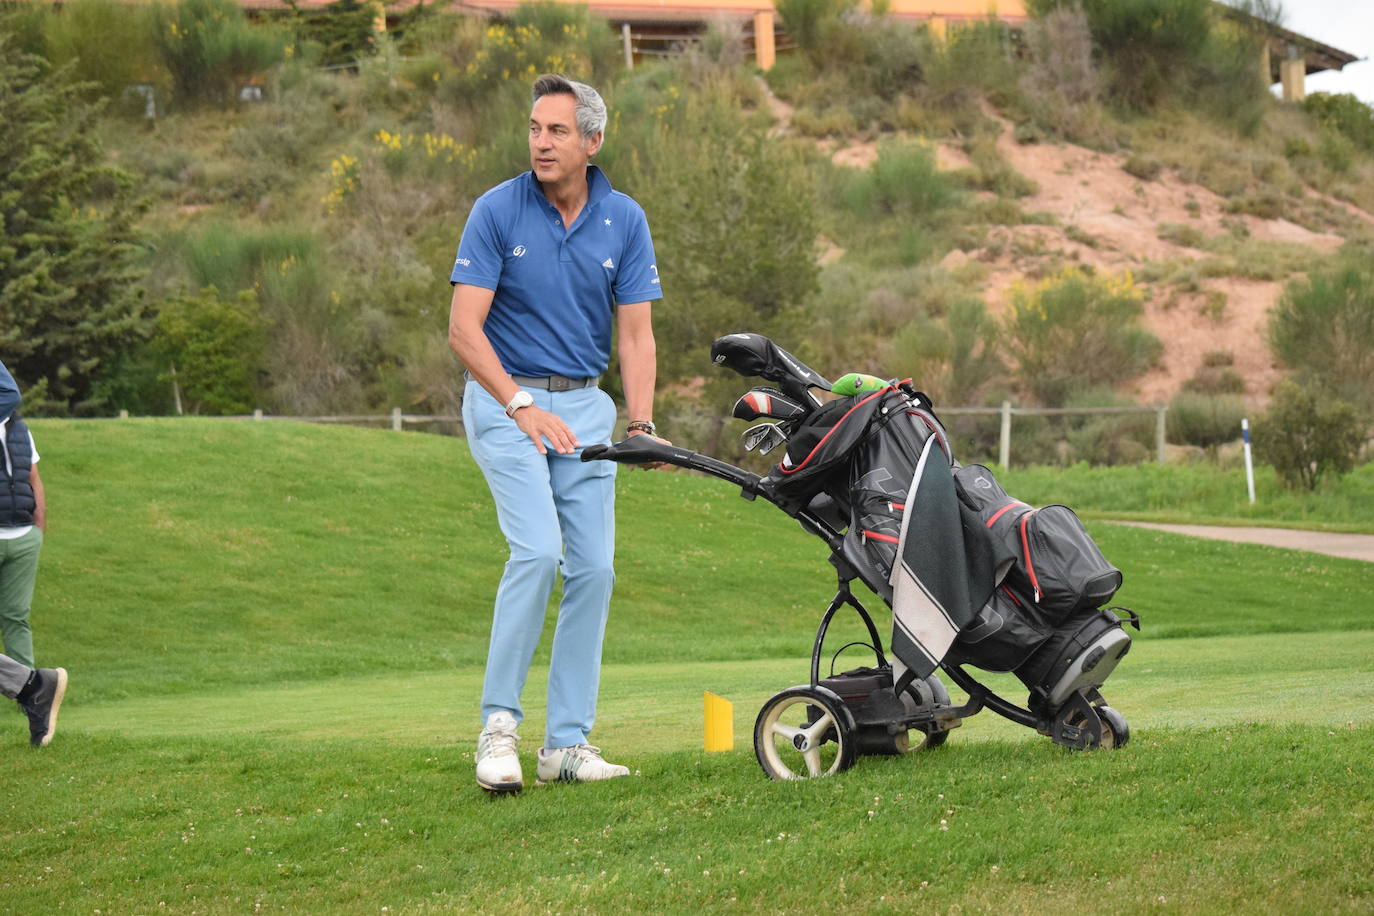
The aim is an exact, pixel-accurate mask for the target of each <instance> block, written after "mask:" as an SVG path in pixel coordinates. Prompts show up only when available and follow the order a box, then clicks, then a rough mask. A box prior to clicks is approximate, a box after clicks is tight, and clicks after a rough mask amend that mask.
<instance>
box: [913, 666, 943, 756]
mask: <svg viewBox="0 0 1374 916" xmlns="http://www.w3.org/2000/svg"><path fill="white" fill-rule="evenodd" d="M926 683H927V684H928V685H929V686H930V694H931V697H932V698H933V699H934V701H935V705H936V706H948V705H949V691H948V690H946V689H945V684H944V682H943V681H941V680H940V676H939V675H937V674H932V675H930V676H929V677H927V678H926ZM920 731H921V732H923V733H924V734H925V740H924V741H922V742H921V743H920V744H919V745H917V746H916V748H915V749H916V750H918V751H922V750H925V751H928V750H931V749H933V748H937V747H939V746H940V745H942V744H944V743H945V742H946V741H948V740H949V730H948V729H944V728H935V727H934V726H933V725H931V726H927V728H923V729H920Z"/></svg>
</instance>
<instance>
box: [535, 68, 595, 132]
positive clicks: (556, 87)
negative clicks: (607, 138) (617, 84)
mask: <svg viewBox="0 0 1374 916" xmlns="http://www.w3.org/2000/svg"><path fill="white" fill-rule="evenodd" d="M546 95H570V96H572V97H573V98H574V99H576V100H577V108H576V109H575V110H576V115H575V117H576V119H577V132H578V133H579V134H581V135H582V136H583V137H593V136H596V135H597V134H599V133H603V132H604V131H605V130H606V103H605V102H603V101H602V100H601V94H600V93H599V92H597V91H596V90H595V89H593V88H592V87H591V86H588V85H587V84H586V83H579V82H577V81H576V80H570V79H568V78H567V77H566V76H559V75H558V74H556V73H545V74H544V75H543V76H541V77H539V79H537V80H535V81H534V88H533V89H532V90H531V91H530V101H531V102H537V101H539V100H540V99H542V98H543V97H544V96H546Z"/></svg>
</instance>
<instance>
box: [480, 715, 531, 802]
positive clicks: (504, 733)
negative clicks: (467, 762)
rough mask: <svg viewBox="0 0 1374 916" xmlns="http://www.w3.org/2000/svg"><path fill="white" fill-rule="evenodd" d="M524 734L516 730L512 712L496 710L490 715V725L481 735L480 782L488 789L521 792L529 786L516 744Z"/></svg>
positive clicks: (490, 790)
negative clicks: (516, 750) (522, 769)
mask: <svg viewBox="0 0 1374 916" xmlns="http://www.w3.org/2000/svg"><path fill="white" fill-rule="evenodd" d="M519 741H520V736H519V735H517V734H516V733H515V716H513V715H511V714H510V713H508V712H494V713H492V714H491V715H490V716H488V717H487V727H486V728H484V729H482V733H481V734H480V735H478V736H477V784H478V785H479V786H481V787H482V788H484V789H486V790H487V791H488V792H519V791H520V790H521V789H523V788H524V787H525V776H524V774H523V773H521V772H520V758H519V757H518V756H516V753H515V745H516V744H517V743H518V742H519Z"/></svg>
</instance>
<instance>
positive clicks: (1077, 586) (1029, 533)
mask: <svg viewBox="0 0 1374 916" xmlns="http://www.w3.org/2000/svg"><path fill="white" fill-rule="evenodd" d="M932 440H933V441H932ZM928 445H929V446H930V448H929V449H928V448H927V446H928ZM923 455H927V456H928V457H927V461H934V462H936V463H937V464H938V465H939V466H940V467H942V468H945V469H947V471H946V473H948V474H950V475H952V480H953V492H954V494H955V497H956V498H957V504H956V510H957V522H956V523H955V524H956V525H957V527H958V529H959V531H958V532H957V533H958V534H959V535H960V536H959V537H953V536H952V535H953V534H955V532H952V531H950V530H948V527H949V526H945V529H946V530H942V531H938V532H935V534H936V536H935V537H934V538H931V539H928V540H927V542H926V544H925V547H924V550H923V553H926V554H929V553H931V552H934V553H936V554H937V555H938V556H937V561H936V562H935V563H934V564H933V565H936V566H939V567H940V568H942V569H949V568H950V567H955V568H957V569H958V570H959V574H960V575H961V576H962V577H964V578H965V579H966V580H967V582H966V584H967V592H968V595H969V599H968V604H969V606H968V607H967V608H966V610H965V612H964V614H963V616H960V615H959V614H960V612H959V608H957V607H953V606H950V605H951V604H952V603H946V604H945V607H944V610H945V611H946V612H947V615H948V616H949V617H950V618H951V619H952V623H953V625H954V627H953V628H954V629H955V630H956V631H957V632H955V633H954V634H953V635H952V641H951V643H950V645H949V646H948V649H947V650H946V651H945V653H944V654H943V657H942V658H948V659H949V660H951V661H952V662H954V663H958V664H971V665H974V666H975V667H978V668H982V669H985V670H989V671H1011V672H1014V673H1016V675H1017V676H1018V677H1019V678H1020V679H1021V681H1022V682H1023V683H1024V684H1026V686H1027V687H1028V688H1030V689H1031V691H1032V693H1035V692H1036V691H1040V692H1042V693H1045V692H1048V691H1050V690H1051V688H1052V686H1053V685H1054V684H1055V683H1057V682H1058V681H1059V680H1060V679H1061V678H1062V677H1063V675H1064V673H1065V671H1066V670H1067V666H1068V665H1069V663H1070V661H1071V660H1072V658H1073V657H1074V655H1075V653H1081V652H1082V651H1084V649H1085V647H1087V646H1090V645H1091V644H1092V643H1093V642H1094V641H1095V640H1098V639H1100V638H1102V637H1103V635H1104V633H1105V632H1106V631H1107V630H1110V629H1112V628H1116V629H1118V630H1119V629H1120V621H1119V620H1118V618H1117V617H1116V615H1115V614H1112V613H1110V612H1102V611H1098V610H1097V609H1098V608H1100V607H1102V606H1103V605H1104V604H1106V603H1107V602H1108V601H1110V600H1111V598H1112V596H1113V595H1114V594H1115V593H1116V591H1117V589H1119V588H1120V587H1121V582H1122V576H1121V572H1120V570H1118V569H1117V568H1116V567H1115V566H1113V565H1112V564H1111V563H1109V562H1108V561H1107V559H1106V558H1105V557H1104V556H1103V555H1102V552H1101V550H1100V549H1099V548H1098V546H1097V544H1096V543H1095V542H1094V541H1093V540H1092V538H1091V536H1089V534H1088V532H1087V530H1086V529H1085V528H1084V527H1083V524H1082V522H1081V521H1080V520H1079V519H1078V516H1077V515H1076V514H1074V512H1073V510H1072V509H1070V508H1068V507H1067V506H1059V505H1051V506H1045V507H1043V508H1040V509H1036V508H1033V507H1032V506H1030V505H1028V504H1026V503H1024V502H1021V501H1020V500H1017V499H1014V498H1012V497H1011V496H1009V495H1008V494H1007V492H1006V490H1005V489H1003V488H1002V486H1001V484H1000V483H999V482H998V481H997V479H996V478H995V477H994V476H993V474H992V472H991V471H989V470H988V469H987V468H986V467H983V466H982V465H967V466H960V465H959V464H958V463H957V462H956V461H955V460H954V457H953V452H952V449H951V447H950V444H949V437H948V435H947V433H946V432H945V429H944V426H943V425H942V424H941V423H940V420H939V418H938V417H937V416H936V415H935V412H934V410H933V408H932V406H931V403H930V400H929V398H928V397H927V396H926V395H924V394H923V393H921V392H918V391H912V390H911V389H910V388H909V387H906V388H903V387H902V386H890V387H888V388H885V389H883V390H882V391H878V392H873V393H870V394H867V395H858V396H852V397H844V398H839V399H837V400H834V401H831V402H829V403H828V404H825V405H823V406H822V407H821V408H820V409H819V410H817V411H816V412H815V413H813V414H812V415H811V416H810V417H809V418H808V419H807V420H806V422H805V423H804V424H802V425H801V426H800V427H799V428H798V429H797V431H796V432H795V433H794V434H793V436H792V437H791V439H790V441H789V443H788V449H787V453H786V455H785V456H784V457H783V459H782V461H781V462H779V463H778V464H777V465H776V466H775V467H774V468H773V469H772V471H771V472H770V473H769V475H768V477H767V478H766V480H767V482H768V483H769V484H771V488H772V489H771V492H772V494H773V495H774V496H775V497H777V498H778V499H780V500H781V502H782V503H785V504H787V505H791V506H794V507H800V506H805V507H807V508H808V509H810V510H811V511H821V512H826V513H828V514H829V515H830V517H831V518H832V520H833V521H834V522H835V523H836V525H835V526H836V527H837V528H839V529H841V530H843V531H844V548H845V549H844V554H845V557H846V559H848V560H850V562H851V563H852V565H853V566H854V567H855V568H856V569H857V571H858V572H859V574H860V577H861V578H862V579H863V580H864V582H865V584H867V585H868V586H869V587H870V588H872V589H873V590H874V591H875V592H876V593H877V594H879V595H880V596H881V597H882V598H883V599H884V600H885V601H886V602H887V603H888V604H889V605H891V604H893V600H894V591H893V587H892V584H891V580H892V578H893V571H894V568H896V567H897V566H898V565H899V557H898V550H899V547H900V546H901V543H902V533H903V521H904V518H905V516H906V514H907V510H908V508H909V507H908V506H907V504H906V501H907V498H908V495H909V492H910V491H911V489H912V487H911V484H912V480H913V478H914V477H915V475H916V473H917V469H918V466H919V465H920V463H921V458H922V456H923ZM909 524H910V523H909ZM916 524H919V522H916ZM956 591H962V590H956ZM1123 635H1124V634H1123ZM899 655H900V652H899ZM942 658H933V659H932V661H933V662H934V663H937V664H938V662H940V661H941V660H942ZM912 667H917V666H916V665H913V666H912ZM932 670H933V668H932ZM927 673H929V672H928V671H927V670H926V669H925V668H921V669H920V674H921V676H924V675H925V674H927Z"/></svg>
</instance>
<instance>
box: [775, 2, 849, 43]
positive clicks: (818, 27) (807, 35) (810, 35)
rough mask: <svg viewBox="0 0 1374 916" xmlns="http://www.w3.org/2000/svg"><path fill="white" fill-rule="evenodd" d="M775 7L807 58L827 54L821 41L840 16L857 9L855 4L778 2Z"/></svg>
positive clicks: (788, 32) (788, 31)
mask: <svg viewBox="0 0 1374 916" xmlns="http://www.w3.org/2000/svg"><path fill="white" fill-rule="evenodd" d="M775 6H776V7H777V10H778V16H779V17H781V19H782V24H783V26H784V27H785V28H786V29H787V34H788V35H790V36H791V37H792V40H793V41H795V42H796V43H797V47H799V48H801V49H802V51H804V52H805V53H806V54H808V55H811V56H817V57H819V56H821V55H823V54H824V52H825V49H824V47H823V44H822V41H821V38H822V36H823V34H824V33H825V31H826V29H827V28H829V27H832V26H833V25H834V24H835V23H838V22H839V20H840V16H841V15H843V14H844V13H845V12H846V11H848V10H850V9H853V8H854V6H855V0H777V2H776V4H775Z"/></svg>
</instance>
